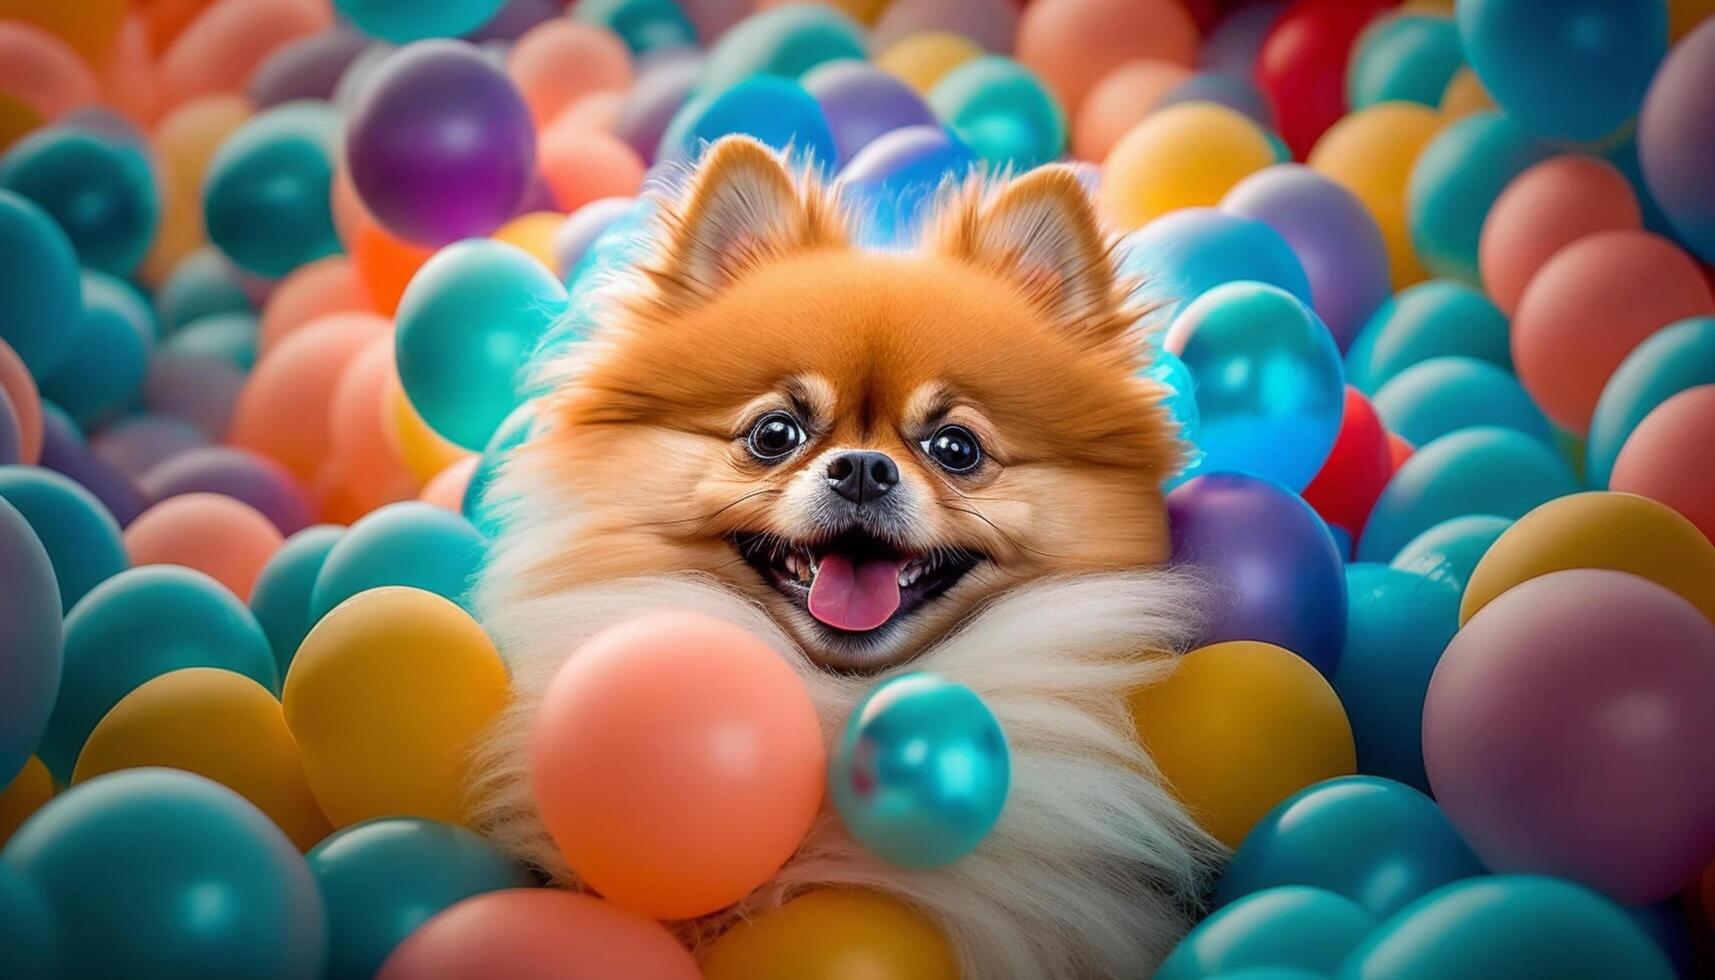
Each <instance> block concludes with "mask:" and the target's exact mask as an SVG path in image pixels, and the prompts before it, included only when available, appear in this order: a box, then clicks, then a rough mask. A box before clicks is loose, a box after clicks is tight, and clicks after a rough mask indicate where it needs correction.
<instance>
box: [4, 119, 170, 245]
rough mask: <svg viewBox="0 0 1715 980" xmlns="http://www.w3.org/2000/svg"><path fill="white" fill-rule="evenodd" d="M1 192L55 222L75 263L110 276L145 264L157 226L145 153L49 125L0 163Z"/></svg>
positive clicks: (17, 145)
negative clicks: (25, 202)
mask: <svg viewBox="0 0 1715 980" xmlns="http://www.w3.org/2000/svg"><path fill="white" fill-rule="evenodd" d="M0 187H4V188H5V189H7V190H10V191H13V192H15V193H18V194H21V195H23V196H24V197H27V198H29V199H30V200H32V201H35V202H36V203H37V204H39V205H41V206H42V209H43V210H45V211H47V212H48V213H49V214H51V215H53V217H54V220H55V221H57V222H59V225H60V227H61V228H63V229H65V233H66V237H67V238H69V239H70V240H71V244H72V247H73V248H74V249H76V250H77V257H78V261H79V262H80V263H81V264H83V265H86V266H89V267H91V268H94V269H100V270H101V271H102V272H107V273H111V274H113V275H116V276H128V275H130V274H131V273H132V271H134V270H135V269H136V268H137V264H138V263H139V262H141V261H143V256H144V254H145V253H147V252H148V251H149V245H150V244H151V243H152V242H153V241H154V239H155V228H156V226H157V225H158V224H159V222H160V209H161V203H160V200H159V194H158V193H157V191H156V189H155V178H154V175H153V174H151V173H150V172H149V164H148V162H147V161H146V160H145V159H144V158H143V154H142V153H141V152H139V150H138V149H137V147H135V146H133V145H131V144H129V143H125V142H121V141H117V140H112V139H109V138H107V137H104V136H100V135H97V134H95V133H93V132H90V131H88V130H85V129H78V128H67V127H53V126H51V127H48V128H47V129H41V130H37V131H36V132H34V133H31V134H30V135H28V136H25V137H24V138H23V139H20V140H19V141H18V142H16V143H14V144H12V146H11V147H10V148H8V149H7V150H6V154H5V156H4V157H0ZM8 271H10V270H8Z"/></svg>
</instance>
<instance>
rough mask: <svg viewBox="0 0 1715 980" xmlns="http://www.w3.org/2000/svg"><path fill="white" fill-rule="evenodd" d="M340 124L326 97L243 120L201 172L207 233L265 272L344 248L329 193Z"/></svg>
mask: <svg viewBox="0 0 1715 980" xmlns="http://www.w3.org/2000/svg"><path fill="white" fill-rule="evenodd" d="M338 132H339V115H338V114H337V113H336V112H335V111H334V109H333V107H332V106H329V105H328V104H327V103H324V102H291V103H287V104H286V105H282V106H278V107H276V108H273V109H268V110H266V111H263V112H259V113H257V114H256V115H255V116H254V117H252V118H251V119H250V120H249V121H247V122H245V123H244V125H242V126H240V127H239V128H238V130H237V132H234V133H233V134H232V135H231V136H229V137H227V139H226V142H224V143H222V144H221V145H220V149H219V150H217V151H216V152H215V154H214V158H213V159H211V160H210V161H209V164H208V172H207V174H206V175H205V176H204V178H203V191H202V201H203V222H204V224H205V225H206V226H207V228H208V237H209V241H211V242H213V243H214V245H215V246H216V247H218V248H219V249H220V250H221V251H222V252H223V253H225V254H226V256H227V257H228V258H230V259H231V260H232V261H233V262H234V263H235V264H236V265H238V267H239V268H241V269H243V270H244V271H246V272H250V273H254V274H255V275H258V276H264V277H267V278H277V277H279V276H283V275H285V274H286V273H288V272H291V271H292V270H293V269H296V268H297V267H298V266H300V265H303V264H304V263H305V262H309V261H311V260H313V259H319V258H321V257H322V256H324V255H331V254H333V253H335V252H337V251H339V250H340V244H339V238H338V237H337V236H336V235H335V233H334V225H333V210H332V207H331V205H330V204H329V197H328V195H329V190H330V188H331V187H332V183H333V157H334V153H335V152H336V150H335V147H336V145H337V138H338Z"/></svg>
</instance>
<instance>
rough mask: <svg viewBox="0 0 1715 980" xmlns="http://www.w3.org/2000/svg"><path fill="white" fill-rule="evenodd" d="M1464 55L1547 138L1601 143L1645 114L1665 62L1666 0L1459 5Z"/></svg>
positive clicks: (1510, 109)
mask: <svg viewBox="0 0 1715 980" xmlns="http://www.w3.org/2000/svg"><path fill="white" fill-rule="evenodd" d="M1456 13H1457V18H1458V22H1459V35H1460V38H1461V39H1462V40H1463V41H1464V46H1465V52H1466V56H1467V57H1469V58H1470V59H1471V67H1472V68H1473V69H1474V70H1475V71H1476V73H1477V77H1478V78H1479V79H1480V80H1481V81H1482V83H1483V88H1484V89H1485V90H1487V91H1488V92H1489V94H1490V95H1492V96H1493V97H1494V99H1495V102H1496V104H1498V105H1499V106H1500V107H1501V108H1503V109H1505V110H1506V111H1507V113H1508V114H1509V115H1511V116H1512V117H1513V118H1514V119H1517V120H1518V122H1519V125H1521V126H1523V127H1525V128H1526V129H1529V130H1530V131H1531V132H1533V133H1536V134H1538V135H1540V136H1546V137H1550V138H1554V139H1563V140H1595V139H1600V138H1602V137H1604V136H1607V135H1609V134H1611V133H1613V132H1614V131H1615V130H1617V129H1619V128H1620V127H1621V126H1623V125H1625V124H1626V122H1627V121H1629V120H1630V119H1631V118H1632V117H1633V116H1635V115H1636V114H1637V111H1638V106H1639V104H1640V103H1642V102H1643V98H1644V90H1645V89H1646V88H1648V87H1649V82H1650V76H1651V75H1653V74H1654V73H1655V67H1656V65H1657V64H1658V63H1660V61H1661V59H1662V56H1663V55H1665V54H1667V4H1665V3H1663V2H1661V0H1460V3H1459V4H1458V7H1457V11H1456Z"/></svg>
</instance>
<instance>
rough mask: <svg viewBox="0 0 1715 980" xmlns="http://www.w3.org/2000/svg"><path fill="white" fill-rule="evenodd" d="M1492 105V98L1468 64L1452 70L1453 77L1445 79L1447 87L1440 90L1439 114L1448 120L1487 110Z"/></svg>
mask: <svg viewBox="0 0 1715 980" xmlns="http://www.w3.org/2000/svg"><path fill="white" fill-rule="evenodd" d="M1494 107H1495V100H1494V98H1493V97H1492V96H1490V95H1489V90H1488V89H1486V88H1484V87H1483V83H1482V82H1481V81H1479V80H1478V78H1477V73H1476V72H1474V71H1472V70H1471V66H1470V65H1466V66H1464V67H1463V68H1460V69H1459V70H1458V71H1456V72H1454V73H1453V77H1452V78H1450V79H1448V81H1447V87H1446V88H1445V89H1443V90H1442V92H1441V114H1442V115H1444V116H1446V117H1447V119H1448V120H1449V121H1452V120H1454V119H1459V118H1462V117H1464V116H1469V115H1474V114H1476V113H1479V112H1487V111H1489V110H1490V109H1493V108H1494Z"/></svg>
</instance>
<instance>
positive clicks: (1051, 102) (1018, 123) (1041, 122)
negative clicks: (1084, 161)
mask: <svg viewBox="0 0 1715 980" xmlns="http://www.w3.org/2000/svg"><path fill="white" fill-rule="evenodd" d="M929 108H931V109H933V110H934V111H935V116H936V117H937V118H938V119H940V120H941V123H942V124H943V125H945V126H946V127H947V128H948V129H950V130H952V131H953V133H954V134H955V135H957V136H958V137H959V139H961V140H963V141H964V142H965V144H966V145H967V146H969V147H970V148H971V149H972V150H973V151H975V153H976V155H977V156H978V157H980V158H982V160H983V162H984V163H986V164H988V165H989V166H990V167H991V168H994V169H997V170H998V169H1002V168H1011V169H1012V170H1013V171H1015V172H1022V171H1025V170H1029V169H1030V168H1032V167H1036V166H1039V165H1041V164H1044V163H1048V162H1049V161H1052V160H1055V159H1057V158H1059V156H1060V154H1061V153H1062V152H1063V151H1064V150H1065V149H1066V113H1065V112H1064V111H1063V110H1062V109H1061V108H1060V103H1059V102H1058V101H1057V100H1056V99H1055V97H1054V94H1053V93H1052V92H1050V91H1049V90H1048V87H1047V86H1046V85H1045V84H1043V82H1042V79H1040V78H1038V77H1037V76H1036V74H1035V73H1033V72H1032V71H1030V70H1029V69H1028V68H1025V67H1024V66H1023V65H1020V64H1019V63H1018V62H1016V61H1014V60H1012V59H1011V58H1005V57H1002V56H1000V55H988V56H986V57H981V58H972V59H971V60H969V61H966V62H965V63H963V64H961V65H958V66H956V67H954V68H953V69H952V70H951V71H949V72H947V73H946V74H945V75H942V76H941V79H940V81H938V82H936V83H935V87H934V88H933V89H932V90H930V92H929Z"/></svg>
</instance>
